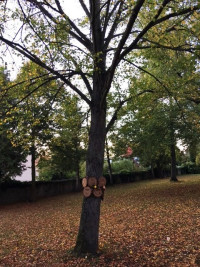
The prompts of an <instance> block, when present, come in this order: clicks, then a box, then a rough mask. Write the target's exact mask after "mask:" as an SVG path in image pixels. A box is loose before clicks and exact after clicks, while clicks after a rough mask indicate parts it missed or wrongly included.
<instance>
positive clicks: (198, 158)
mask: <svg viewBox="0 0 200 267" xmlns="http://www.w3.org/2000/svg"><path fill="white" fill-rule="evenodd" d="M196 165H197V166H200V153H199V154H198V155H197V156H196Z"/></svg>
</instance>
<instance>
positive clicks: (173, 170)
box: [170, 144, 178, 182]
mask: <svg viewBox="0 0 200 267" xmlns="http://www.w3.org/2000/svg"><path fill="white" fill-rule="evenodd" d="M175 149H176V146H175V144H171V179H170V180H171V181H173V182H177V181H178V179H177V177H176V150H175Z"/></svg>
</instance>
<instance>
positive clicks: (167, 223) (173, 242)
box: [0, 175, 200, 267]
mask: <svg viewBox="0 0 200 267" xmlns="http://www.w3.org/2000/svg"><path fill="white" fill-rule="evenodd" d="M178 178H179V180H180V182H179V183H172V182H169V179H162V180H154V181H144V182H137V183H131V184H122V185H116V186H113V187H108V188H107V189H106V193H105V199H104V201H103V202H102V207H101V221H100V233H99V247H100V251H101V254H100V255H99V257H90V256H89V255H84V256H83V257H79V258H77V257H75V256H74V255H73V253H71V251H72V249H73V247H74V245H75V241H76V235H77V232H78V226H79V217H80V212H81V204H82V194H81V193H76V194H67V195H62V196H57V197H52V198H48V199H43V200H40V201H38V202H36V203H18V204H14V205H7V206H0V267H4V266H5V267H7V266H8V267H18V266H19V267H20V266H23V267H24V266H38V267H40V266H41V267H42V266H52V267H54V266H56V267H62V266H70V267H73V266H78V267H79V266H80V267H81V266H83V267H86V266H106V267H107V266H123V267H124V266H135V267H140V266H150V267H153V266H167V267H168V266H177V267H178V266H180V267H187V266H188V267H192V266H193V267H196V266H200V175H190V176H181V177H178Z"/></svg>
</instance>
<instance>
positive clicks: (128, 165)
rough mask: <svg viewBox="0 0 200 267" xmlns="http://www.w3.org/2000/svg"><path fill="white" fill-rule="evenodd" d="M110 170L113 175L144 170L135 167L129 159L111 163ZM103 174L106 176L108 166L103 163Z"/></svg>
mask: <svg viewBox="0 0 200 267" xmlns="http://www.w3.org/2000/svg"><path fill="white" fill-rule="evenodd" d="M111 168H112V173H113V174H123V173H124V174H125V173H132V172H134V171H139V170H144V168H143V167H137V166H136V165H135V164H134V162H133V160H131V159H122V160H117V161H112V162H111ZM104 173H105V174H108V164H107V163H104Z"/></svg>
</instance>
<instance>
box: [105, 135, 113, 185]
mask: <svg viewBox="0 0 200 267" xmlns="http://www.w3.org/2000/svg"><path fill="white" fill-rule="evenodd" d="M106 156H107V162H108V173H109V177H110V184H113V176H112V167H111V164H110V153H109V147H108V142H107V139H106Z"/></svg>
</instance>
